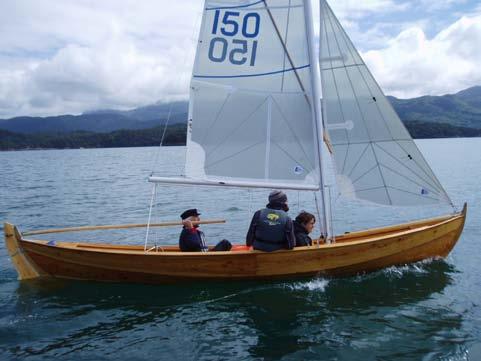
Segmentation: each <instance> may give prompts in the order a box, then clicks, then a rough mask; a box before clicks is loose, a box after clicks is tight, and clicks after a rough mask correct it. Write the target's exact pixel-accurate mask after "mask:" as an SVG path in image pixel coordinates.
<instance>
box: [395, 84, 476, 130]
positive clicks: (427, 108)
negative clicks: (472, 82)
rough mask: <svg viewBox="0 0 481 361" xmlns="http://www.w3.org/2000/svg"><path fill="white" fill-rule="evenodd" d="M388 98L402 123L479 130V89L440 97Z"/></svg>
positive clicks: (470, 89) (474, 88) (473, 88)
mask: <svg viewBox="0 0 481 361" xmlns="http://www.w3.org/2000/svg"><path fill="white" fill-rule="evenodd" d="M388 98H389V100H390V101H391V103H392V105H393V106H394V108H395V109H396V111H397V112H398V114H399V116H400V118H401V119H402V120H403V121H404V122H413V121H417V122H428V123H445V124H449V125H452V126H456V127H466V128H476V129H481V86H476V87H472V88H469V89H466V90H463V91H460V92H459V93H456V94H448V95H443V96H423V97H419V98H414V99H397V98H394V97H388Z"/></svg>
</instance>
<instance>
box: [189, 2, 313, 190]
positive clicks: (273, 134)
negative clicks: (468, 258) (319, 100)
mask: <svg viewBox="0 0 481 361" xmlns="http://www.w3.org/2000/svg"><path fill="white" fill-rule="evenodd" d="M307 25H308V24H306V20H305V14H304V1H303V0H269V1H257V0H251V1H246V0H206V2H205V7H204V13H203V19H202V25H201V29H200V35H199V42H198V46H197V53H196V59H195V64H194V69H193V76H192V81H191V94H190V107H189V126H188V137H187V156H186V167H185V176H186V177H187V178H188V179H190V180H194V182H195V181H215V182H223V181H225V182H231V184H242V183H244V182H245V183H248V182H255V183H256V184H259V183H260V184H264V183H265V184H266V185H268V184H287V185H289V184H292V185H293V187H295V186H299V187H306V189H307V188H309V187H310V188H312V189H315V188H319V184H320V170H319V158H318V148H317V146H318V132H317V131H316V130H315V129H316V124H315V117H314V116H313V109H312V99H313V97H312V93H313V92H312V86H311V64H310V58H309V48H308V39H307V30H306V27H307Z"/></svg>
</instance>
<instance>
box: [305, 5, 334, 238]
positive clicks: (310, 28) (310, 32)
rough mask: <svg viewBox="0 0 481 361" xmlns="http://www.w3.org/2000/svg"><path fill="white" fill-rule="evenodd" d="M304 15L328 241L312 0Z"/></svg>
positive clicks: (323, 223)
mask: <svg viewBox="0 0 481 361" xmlns="http://www.w3.org/2000/svg"><path fill="white" fill-rule="evenodd" d="M304 14H305V19H306V32H307V43H308V48H309V60H310V64H311V87H312V99H313V101H312V105H311V107H312V110H313V117H314V125H315V130H316V133H317V137H318V141H317V147H316V148H317V152H318V157H317V159H318V160H319V175H320V176H319V183H320V188H321V189H320V192H319V193H320V195H321V204H322V227H323V230H324V232H325V238H326V239H328V238H329V236H331V235H330V234H329V228H328V227H329V224H330V222H329V218H330V216H331V215H330V214H328V211H327V210H328V207H327V205H326V194H325V187H324V174H325V171H324V162H323V161H322V159H323V148H322V147H323V144H322V143H323V139H324V129H323V125H322V118H321V116H322V115H321V114H322V113H321V94H320V89H321V88H320V77H321V75H320V72H319V61H318V58H317V56H316V51H315V46H314V23H313V19H312V5H311V0H304Z"/></svg>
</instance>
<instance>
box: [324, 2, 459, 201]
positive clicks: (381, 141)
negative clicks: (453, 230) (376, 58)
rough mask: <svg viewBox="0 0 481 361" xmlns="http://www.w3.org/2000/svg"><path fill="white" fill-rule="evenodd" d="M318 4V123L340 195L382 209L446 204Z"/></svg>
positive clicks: (365, 71) (331, 18) (369, 76)
mask: <svg viewBox="0 0 481 361" xmlns="http://www.w3.org/2000/svg"><path fill="white" fill-rule="evenodd" d="M320 5H321V6H320V20H321V21H320V26H321V28H320V47H319V53H320V55H319V60H320V67H321V69H320V70H321V83H322V106H323V122H324V126H325V129H326V130H327V133H328V135H329V138H330V142H331V144H332V146H333V153H334V160H335V166H336V172H337V181H338V186H339V188H340V193H341V194H344V195H346V196H351V197H355V198H359V199H363V200H367V201H371V202H375V203H379V204H385V205H423V204H433V203H451V201H450V199H449V196H448V195H447V194H446V192H445V190H444V189H443V187H442V186H441V184H440V183H439V181H438V180H437V178H436V176H435V175H434V173H433V172H432V170H431V169H430V167H429V165H428V164H427V162H426V161H425V160H424V158H423V156H422V154H421V152H420V151H419V149H418V148H417V146H416V145H415V143H414V142H413V140H412V138H411V136H410V135H409V133H408V131H407V130H406V128H405V127H404V125H403V124H402V122H401V120H400V119H399V117H398V115H397V114H396V112H395V111H394V109H393V108H392V106H391V104H390V103H389V101H388V99H387V98H386V97H385V95H384V94H383V92H382V90H381V88H380V87H379V85H378V84H377V83H376V81H375V79H374V78H373V76H372V74H371V73H370V72H369V70H368V68H367V67H366V65H365V63H364V62H363V60H362V59H361V57H360V55H359V53H358V52H357V50H356V49H355V47H354V45H353V44H352V42H351V40H350V39H349V37H348V36H347V34H346V32H345V31H344V29H343V28H342V26H341V25H340V23H339V21H338V20H337V18H336V17H335V15H334V13H333V12H332V10H331V9H330V7H329V5H328V4H327V2H326V1H325V0H321V4H320Z"/></svg>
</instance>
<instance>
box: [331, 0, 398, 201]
mask: <svg viewBox="0 0 481 361" xmlns="http://www.w3.org/2000/svg"><path fill="white" fill-rule="evenodd" d="M326 5H327V4H326ZM327 6H329V5H327ZM331 14H332V12H331V11H330V12H329V13H328V20H329V23H330V24H331V28H332V29H333V30H334V26H333V24H332V19H331ZM333 35H334V40H335V41H336V45H337V48H338V49H339V53H341V47H340V45H339V40H338V39H337V36H336V33H335V32H334V31H333ZM351 56H352V54H351ZM342 62H343V64H344V66H346V63H345V61H344V59H343V60H342ZM344 70H345V72H346V76H347V79H348V80H349V84H350V85H351V90H352V92H353V95H354V98H355V99H356V104H357V108H358V111H359V115H360V116H361V119H362V122H363V123H364V128H365V129H366V132H367V135H368V137H369V139H371V140H372V137H371V134H370V132H369V128H368V126H367V124H366V120H365V119H364V114H363V111H362V108H361V106H360V104H359V99H358V97H357V94H356V90H355V89H354V85H353V83H352V79H351V77H350V76H349V72H348V71H347V69H344ZM344 121H346V120H345V119H344ZM369 144H370V146H371V149H372V152H373V154H374V159H375V160H376V163H377V164H378V168H379V174H380V175H381V179H382V182H383V184H384V187H386V195H387V198H388V200H389V204H391V205H392V204H393V203H392V199H391V196H390V195H389V192H388V190H387V184H386V180H385V179H384V175H383V173H382V170H381V167H380V163H379V160H378V159H377V155H376V152H375V151H374V148H373V145H372V143H369Z"/></svg>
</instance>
